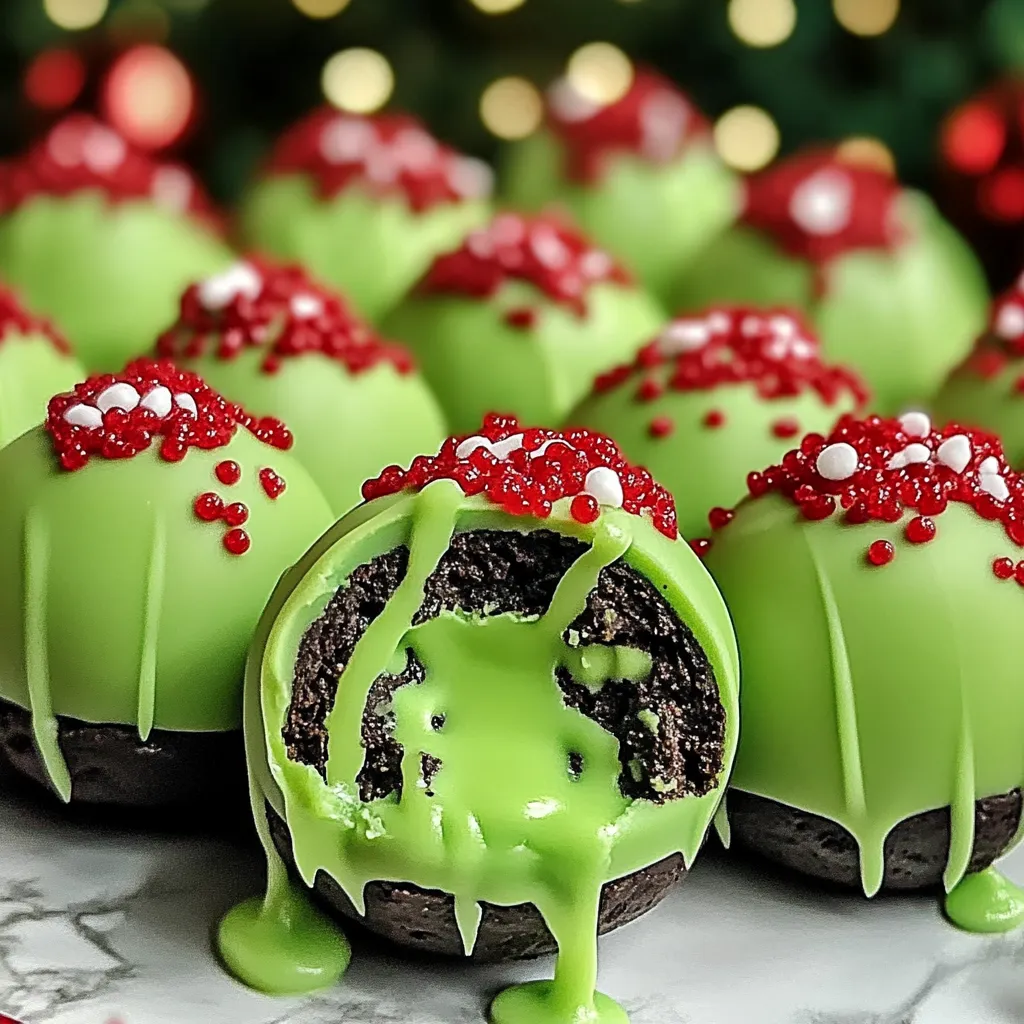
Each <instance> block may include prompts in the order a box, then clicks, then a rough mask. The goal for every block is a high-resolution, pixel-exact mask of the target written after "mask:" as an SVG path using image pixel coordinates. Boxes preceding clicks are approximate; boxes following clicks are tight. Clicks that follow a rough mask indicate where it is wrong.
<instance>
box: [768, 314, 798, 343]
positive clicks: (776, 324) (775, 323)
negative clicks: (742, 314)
mask: <svg viewBox="0 0 1024 1024" xmlns="http://www.w3.org/2000/svg"><path fill="white" fill-rule="evenodd" d="M768 326H769V327H770V328H771V329H772V331H774V332H775V334H777V335H778V336H779V337H780V338H795V337H796V335H797V324H796V321H795V320H794V319H793V318H792V317H791V316H773V317H770V318H769V319H768Z"/></svg>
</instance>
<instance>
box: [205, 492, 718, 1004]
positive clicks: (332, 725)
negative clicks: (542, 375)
mask: <svg viewBox="0 0 1024 1024" xmlns="http://www.w3.org/2000/svg"><path fill="white" fill-rule="evenodd" d="M567 506H568V503H566V507H565V508H562V507H556V509H555V510H554V512H553V513H552V516H551V518H550V519H549V520H529V519H524V518H516V519H514V520H513V519H510V517H508V516H506V515H505V514H504V513H502V512H500V511H498V510H495V509H494V508H493V506H490V505H489V504H488V503H487V502H486V501H485V499H483V498H467V497H466V496H464V495H463V494H462V493H461V492H460V491H459V490H458V488H457V487H455V485H453V484H451V483H450V482H449V481H438V482H436V483H434V484H431V485H430V486H428V487H427V488H425V489H424V490H423V491H422V492H420V493H418V494H410V493H405V494H402V495H398V496H395V497H394V498H391V499H381V500H379V501H377V502H371V503H369V504H368V505H364V506H362V507H361V508H359V509H356V510H355V511H353V512H352V513H350V515H349V516H348V517H346V519H344V520H342V521H341V522H340V523H339V524H337V525H336V526H335V527H334V528H333V529H332V530H331V531H329V532H328V533H327V534H326V535H325V536H324V538H322V540H321V541H320V542H319V543H318V544H317V545H316V546H315V547H314V548H313V549H311V551H310V552H309V553H308V554H307V556H306V557H305V558H304V559H303V561H302V562H301V563H300V564H299V565H298V566H297V567H296V568H295V569H294V570H292V571H291V572H289V573H287V574H286V575H285V577H284V578H283V579H282V581H281V584H280V585H279V587H278V591H277V592H276V593H275V595H274V598H273V599H272V600H271V603H270V605H269V606H268V609H267V612H266V613H265V615H264V619H263V621H262V622H261V625H260V629H259V631H258V633H257V636H256V639H255V642H254V644H253V648H252V653H251V656H250V663H249V672H248V678H247V685H246V700H245V705H246V710H245V716H246V741H247V746H248V751H249V761H250V769H251V772H252V776H251V778H252V782H251V785H252V796H253V809H254V813H255V816H256V820H257V823H258V825H259V831H260V836H261V839H262V842H263V845H264V847H265V849H266V852H267V858H268V863H269V865H270V868H269V877H268V896H267V899H266V900H265V901H263V903H262V905H261V904H259V903H254V904H247V905H243V907H242V908H241V909H238V910H236V911H233V912H232V913H231V914H230V915H228V917H227V918H225V920H224V922H223V924H222V927H221V932H220V935H219V945H220V949H221V955H222V957H223V959H224V961H225V962H226V963H227V964H228V966H229V967H230V968H231V969H232V970H233V971H234V972H235V973H236V974H237V975H238V976H239V977H240V978H241V979H242V980H243V981H246V982H248V983H249V984H251V985H253V986H254V987H257V988H260V989H262V990H265V991H282V992H283V991H295V989H296V987H297V986H298V984H299V980H300V972H299V971H298V970H297V969H296V964H297V962H298V961H300V960H301V958H300V957H298V956H297V954H296V950H297V949H298V950H302V949H308V948H309V946H308V945H306V937H307V935H311V934H313V933H314V932H315V931H316V929H317V928H318V927H319V925H318V924H317V923H314V924H312V925H311V924H310V923H309V922H308V921H306V920H304V919H303V920H299V921H298V922H297V923H295V922H293V921H291V920H288V919H286V918H287V915H281V914H279V913H275V911H274V908H275V907H276V906H278V905H280V904H281V903H282V902H284V901H285V897H284V896H283V895H282V890H283V889H284V888H285V887H287V886H288V884H289V882H288V875H287V872H286V870H285V868H284V865H283V863H282V861H281V859H280V857H279V856H278V854H277V852H276V850H275V849H274V846H273V843H272V841H271V839H270V836H269V830H268V828H267V827H266V823H265V820H264V818H265V816H264V813H263V802H264V800H266V801H268V802H269V803H270V804H271V806H272V807H273V808H274V809H275V811H276V812H277V813H278V814H280V815H282V816H283V817H284V818H285V820H286V821H287V822H288V826H289V830H290V832H291V839H292V853H293V856H294V861H295V864H296V866H297V868H298V873H299V875H300V877H301V878H302V879H303V880H304V881H305V882H306V884H307V885H311V884H312V882H313V880H314V879H315V877H316V874H317V872H318V871H321V870H322V871H324V872H326V873H327V874H328V875H330V877H332V878H333V879H335V880H336V881H337V882H338V883H339V885H341V887H342V888H343V890H344V891H345V892H346V894H347V895H348V897H349V899H350V900H351V901H352V902H353V904H354V905H355V906H356V907H357V909H360V910H362V903H363V892H364V888H365V885H366V884H367V882H369V881H371V880H375V879H380V880H383V881H395V882H409V883H413V884H416V885H418V886H421V887H423V888H428V889H439V890H442V891H445V892H449V893H451V894H452V895H453V896H454V898H455V914H456V920H457V923H458V926H459V929H460V932H461V935H462V938H463V944H464V947H465V949H466V951H467V952H469V951H471V950H472V948H473V944H474V942H475V939H476V934H477V930H478V928H479V924H480V919H481V905H482V904H483V903H491V904H495V905H500V906H511V905H515V904H518V903H524V902H529V903H533V904H534V905H535V906H536V907H537V908H538V909H539V911H540V913H541V914H542V916H543V917H544V920H545V922H546V923H547V926H548V928H549V930H550V931H551V933H552V934H553V936H554V938H555V940H556V942H557V944H558V951H559V952H558V959H557V963H556V969H555V977H554V980H553V981H551V982H548V983H543V984H539V985H528V986H519V987H516V988H513V989H510V990H509V991H508V992H505V993H503V994H502V995H500V996H499V997H498V999H497V1000H496V1001H495V1004H494V1007H493V1011H492V1013H493V1019H494V1020H495V1021H497V1022H500V1024H586V1022H590V1024H622V1022H625V1020H626V1016H625V1013H624V1012H623V1011H622V1010H621V1009H620V1008H619V1007H617V1006H616V1005H615V1003H614V1002H612V1001H611V1000H610V999H608V998H607V997H604V996H601V995H599V994H598V993H596V992H595V986H596V982H597V919H598V911H599V906H600V895H601V889H602V886H603V885H604V884H605V883H606V882H609V881H611V880H613V879H615V878H620V877H622V876H624V875H627V874H630V873H631V872H633V871H636V870H639V869H640V868H643V867H646V866H648V865H650V864H653V863H655V862H657V861H658V860H660V859H662V858H663V857H666V856H668V855H670V854H671V853H675V852H682V854H683V857H684V860H685V861H686V863H687V864H691V863H692V861H693V858H694V857H695V856H696V854H697V851H698V850H699V848H700V844H701V842H702V840H703V837H704V834H705V832H706V830H707V827H708V825H709V823H710V820H711V818H712V816H713V815H714V813H715V811H716V809H717V807H718V804H719V801H720V799H721V792H720V790H719V789H716V790H715V791H713V792H710V793H708V794H706V795H705V796H703V797H687V798H685V799H681V800H674V801H669V802H666V803H665V804H660V805H657V804H653V803H649V802H647V801H642V800H640V801H630V800H628V799H627V798H625V797H624V796H623V795H622V793H621V791H620V790H619V785H618V780H619V775H620V772H621V765H620V763H619V759H618V753H619V751H618V742H617V740H616V739H615V738H614V737H613V736H612V735H611V734H610V733H607V732H605V731H604V730H603V729H602V728H601V727H600V726H598V725H597V723H595V722H593V721H591V720H590V719H588V718H587V717H586V716H584V715H582V714H581V713H580V712H578V711H576V710H574V709H572V708H569V707H568V706H567V705H566V704H565V702H564V700H563V698H562V693H561V690H560V688H559V686H558V682H557V675H556V673H557V670H558V669H559V668H560V667H562V666H567V665H572V664H573V663H574V659H575V658H576V655H577V653H578V650H577V649H578V645H579V640H580V638H579V636H578V635H575V634H573V633H567V630H568V627H569V625H570V624H571V623H572V622H573V620H574V619H575V618H576V617H577V616H578V615H579V614H580V613H581V612H582V611H583V610H584V608H585V607H586V602H587V599H588V596H589V594H590V593H591V591H592V590H593V588H594V587H595V585H596V584H597V581H598V577H599V575H600V573H601V571H602V569H603V568H604V567H605V566H607V565H609V564H610V563H612V562H613V561H615V560H616V559H618V558H620V557H623V558H625V559H626V560H627V561H629V562H630V563H631V564H633V565H635V566H636V567H637V568H638V570H639V571H641V572H643V573H645V574H646V575H647V576H648V577H649V578H650V579H651V580H652V582H653V583H654V584H655V585H656V586H658V587H659V589H660V590H661V591H662V592H663V593H664V594H665V597H666V600H668V601H669V602H670V604H671V606H672V607H673V608H674V609H675V610H676V613H677V614H679V615H680V617H681V618H682V619H683V620H684V621H686V622H687V623H688V624H689V625H690V626H691V628H692V629H693V631H694V634H695V636H696V637H697V639H698V642H700V643H701V645H702V646H703V647H704V649H705V650H706V651H708V653H709V657H710V658H711V659H712V664H713V666H714V671H715V674H716V677H717V678H718V680H719V684H720V692H721V696H722V700H723V704H724V706H725V707H726V709H727V738H726V750H725V770H726V771H727V770H728V766H729V764H730V762H731V758H732V756H733V751H734V750H735V740H736V720H735V709H736V703H737V687H736V675H737V664H736V652H735V647H734V645H733V642H732V638H731V634H730V632H729V629H730V627H729V621H728V616H727V613H726V612H725V608H724V605H723V604H722V602H721V599H720V597H719V595H718V593H717V591H715V589H714V587H713V585H712V584H711V581H710V578H709V577H708V576H707V574H706V573H705V572H704V570H703V568H702V567H701V566H700V564H699V562H698V561H697V560H696V558H695V557H694V556H693V555H692V552H690V550H689V548H688V547H687V546H686V545H685V543H682V542H672V541H669V540H667V538H664V537H662V536H661V535H660V534H657V532H656V531H655V530H654V528H653V527H652V526H651V525H650V523H648V522H646V521H645V520H642V519H639V518H637V517H634V516H630V515H628V514H626V513H622V512H616V511H614V510H606V511H605V512H604V513H603V514H602V516H601V517H600V519H599V520H598V521H597V522H596V523H594V524H592V525H586V526H584V525H581V524H578V523H575V522H574V521H572V520H571V518H570V517H569V515H568V507H567ZM476 528H481V529H488V528H494V529H506V530H507V529H519V530H523V531H529V530H533V529H559V530H561V531H563V532H565V533H566V534H568V535H572V536H576V537H578V538H579V539H581V540H584V541H586V542H588V547H587V548H586V550H585V551H584V553H583V554H582V555H581V556H580V557H579V558H578V559H577V560H576V561H575V562H574V563H573V565H572V566H571V567H570V568H569V570H568V571H567V572H566V573H565V575H564V576H563V577H562V579H561V580H560V581H559V584H558V586H557V588H556V591H555V594H554V596H553V598H552V601H551V604H550V607H549V608H548V610H547V612H546V613H545V614H544V615H542V616H534V617H532V618H531V617H523V616H516V615H510V614H489V613H484V614H482V615H466V614H460V613H458V612H444V613H442V614H441V615H439V616H437V617H435V618H432V619H430V620H429V621H427V622H423V623H420V624H417V625H415V626H414V625H413V620H414V617H415V615H416V612H417V610H418V609H419V607H420V605H421V603H422V600H423V593H424V587H425V584H426V581H427V579H428V577H429V576H430V574H431V573H432V572H433V570H434V569H435V567H436V565H437V563H438V562H439V560H440V558H441V557H442V555H443V554H444V552H445V551H446V550H447V549H448V547H449V544H450V542H451V538H452V535H453V533H454V532H455V531H456V530H460V529H464V530H469V529H476ZM402 544H404V545H406V546H407V547H408V549H409V562H408V569H407V572H406V575H405V578H404V579H403V581H402V583H401V584H400V585H399V587H398V589H397V590H396V591H395V593H394V594H393V595H392V598H391V600H390V601H389V602H388V604H387V605H386V606H385V608H384V609H383V611H382V612H381V614H380V615H379V616H378V617H377V618H376V619H375V620H374V621H373V623H371V625H370V627H369V628H368V629H367V630H366V632H365V633H364V634H363V636H362V638H361V639H360V640H359V642H358V644H357V645H356V648H355V650H354V651H353V653H352V656H351V658H350V659H349V662H348V664H347V665H346V666H345V668H344V670H343V673H342V676H341V678H340V679H339V686H338V692H337V697H336V700H335V704H334V707H333V708H332V710H331V712H330V715H329V716H328V722H327V729H328V732H329V735H330V740H329V750H328V754H329V757H328V764H327V783H326V784H325V783H324V780H323V779H322V778H321V777H320V776H319V774H317V772H316V771H315V770H314V769H312V768H311V767H310V766H308V765H303V764H299V763H297V762H295V761H293V760H291V759H290V758H289V757H288V756H287V751H286V750H285V748H284V743H283V739H282V736H281V723H282V722H283V721H284V719H285V715H286V714H287V708H288V704H289V702H290V699H291V692H292V684H293V673H294V665H295V657H296V652H297V649H298V645H299V643H300V641H301V638H302V636H303V634H304V633H305V631H306V629H307V628H308V626H309V624H310V622H311V621H313V619H315V618H316V617H317V616H318V615H319V614H320V611H321V610H322V609H323V608H324V607H325V605H326V604H327V603H328V602H329V600H330V599H331V597H332V596H333V595H334V594H335V593H336V591H337V588H338V587H339V586H343V585H344V583H345V580H346V579H347V578H348V575H349V573H350V572H351V570H352V569H353V568H354V567H355V566H357V565H360V564H363V563H365V562H366V561H367V559H369V558H372V557H374V556H375V555H377V554H380V553H383V552H385V551H389V550H392V549H394V548H395V547H396V546H397V545H402ZM410 655H415V656H416V657H417V658H418V659H419V660H420V662H421V663H422V664H423V665H424V667H425V669H426V672H425V678H424V681H423V682H422V683H420V684H418V685H409V686H405V687H402V688H400V689H399V690H397V691H396V693H395V694H394V697H393V699H392V701H391V702H390V710H391V711H392V712H393V713H394V716H395V738H396V740H397V742H399V743H400V744H401V745H402V748H403V751H404V754H403V761H402V766H401V769H402V790H401V797H400V798H398V797H395V796H390V797H387V798H385V799H381V800H376V801H373V802H372V803H368V804H364V803H362V802H361V801H360V800H359V799H358V790H357V787H356V784H355V782H356V775H357V773H358V771H359V770H360V768H361V765H362V760H363V756H364V753H363V748H362V746H361V742H360V741H361V718H362V713H363V709H364V707H365V704H366V700H367V696H368V693H369V690H370V687H371V686H372V684H373V681H374V680H375V679H376V678H377V676H378V675H379V674H380V673H381V672H384V671H387V670H389V669H391V670H394V669H396V668H401V667H403V666H404V665H405V664H406V662H407V660H408V658H409V657H410ZM579 664H580V668H581V670H582V671H581V674H583V675H585V676H587V677H588V681H589V684H590V685H593V686H599V685H601V684H602V683H604V682H606V681H608V680H609V679H611V678H628V677H632V678H633V679H634V680H639V679H642V678H643V674H644V672H645V671H649V662H645V661H644V659H643V657H642V656H639V655H638V652H635V651H629V650H625V649H617V648H611V649H609V650H608V651H606V652H603V653H601V654H599V655H598V658H597V660H596V661H591V662H590V663H589V664H588V666H587V667H586V668H585V670H584V669H583V666H582V663H579ZM645 666H646V667H645ZM620 673H622V675H620ZM581 681H582V680H581ZM438 715H444V723H443V725H442V726H441V727H440V728H434V726H433V723H434V721H436V716H438ZM425 754H429V755H431V756H432V757H434V758H437V759H438V761H439V762H440V768H439V769H438V770H437V771H436V772H435V774H434V775H433V777H432V778H431V780H430V782H429V784H426V783H425V782H424V780H423V777H422V766H423V756H424V755H425ZM571 754H578V755H580V757H581V761H582V771H581V772H580V773H579V774H578V775H577V774H575V773H574V772H573V771H571V770H570V765H571V764H572V761H571V759H570V755H571ZM283 918H285V919H284V920H283ZM324 977H325V975H323V974H321V975H311V976H310V978H309V983H308V984H307V985H306V987H307V988H312V987H315V986H317V985H319V984H321V983H322V982H323V980H324Z"/></svg>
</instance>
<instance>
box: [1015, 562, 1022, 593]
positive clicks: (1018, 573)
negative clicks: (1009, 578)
mask: <svg viewBox="0 0 1024 1024" xmlns="http://www.w3.org/2000/svg"><path fill="white" fill-rule="evenodd" d="M1013 578H1014V579H1015V580H1016V581H1017V582H1018V583H1019V584H1020V585H1021V586H1022V587H1024V562H1018V563H1017V565H1016V566H1015V567H1014V570H1013Z"/></svg>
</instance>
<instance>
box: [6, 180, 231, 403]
mask: <svg viewBox="0 0 1024 1024" xmlns="http://www.w3.org/2000/svg"><path fill="white" fill-rule="evenodd" d="M230 262H231V253H230V251H229V250H228V248H227V247H226V246H225V245H224V243H223V242H221V241H220V239H218V238H217V237H216V236H215V235H213V234H211V233H210V231H209V230H207V229H206V228H204V227H203V226H202V225H200V224H198V223H196V222H195V221H193V220H191V219H190V218H188V217H185V216H182V215H181V214H176V213H173V212H170V211H168V210H163V209H161V208H160V207H158V206H156V205H155V204H153V203H149V202H146V201H142V200H139V201H135V200H129V201H125V202H116V203H111V202H110V201H108V200H107V198H106V197H105V196H103V195H102V194H101V193H100V192H98V191H94V190H83V191H82V192H78V193H75V194H74V195H72V196H63V197H57V196H38V197H36V198H34V199H32V200H31V201H29V202H27V203H25V204H24V205H23V206H20V207H19V208H18V209H17V210H15V211H14V212H12V213H9V214H7V215H6V216H5V217H0V277H2V278H3V279H4V281H5V282H6V283H8V284H10V285H11V286H12V287H14V288H15V289H16V290H17V291H18V292H19V293H20V294H21V296H22V297H23V298H24V300H25V302H26V304H27V305H28V306H30V307H31V308H32V309H33V310H38V311H39V312H41V313H45V314H47V315H48V316H51V317H53V318H54V320H55V321H56V323H57V325H58V326H59V327H60V329H61V330H62V331H63V332H64V333H65V334H66V335H67V337H68V339H69V340H70V342H71V344H72V346H73V348H74V350H75V352H76V354H77V355H78V357H79V358H80V359H81V361H82V363H83V364H84V365H85V366H86V368H87V369H88V370H90V371H102V372H114V371H117V370H120V369H121V368H122V367H123V366H124V364H125V363H126V362H127V361H128V360H129V359H131V358H133V357H134V356H138V355H141V354H142V353H143V352H145V351H147V350H148V349H149V348H150V347H151V346H152V344H153V341H154V339H155V338H156V336H157V335H158V334H159V333H160V331H161V330H163V329H164V328H165V327H167V325H168V324H170V323H172V322H173V321H174V317H175V314H176V312H177V309H178V300H179V298H180V296H181V293H182V292H183V291H184V290H185V287H186V286H187V285H188V284H189V282H191V281H194V280H196V279H198V278H203V277H208V276H209V275H211V274H214V273H216V272H217V271H219V270H222V269H223V268H224V267H225V266H227V265H228V264H230ZM82 379H83V376H79V377H77V378H76V380H82ZM44 415H45V408H44V410H43V414H41V415H39V416H38V418H37V420H36V422H41V421H42V419H43V418H44Z"/></svg>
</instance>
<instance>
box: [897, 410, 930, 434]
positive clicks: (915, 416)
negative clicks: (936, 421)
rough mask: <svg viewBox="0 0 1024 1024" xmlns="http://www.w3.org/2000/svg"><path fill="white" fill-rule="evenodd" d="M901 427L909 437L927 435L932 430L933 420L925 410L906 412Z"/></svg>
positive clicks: (902, 417)
mask: <svg viewBox="0 0 1024 1024" xmlns="http://www.w3.org/2000/svg"><path fill="white" fill-rule="evenodd" d="M900 427H901V428H902V429H903V433H904V434H906V435H907V437H927V436H928V435H929V434H930V433H931V432H932V421H931V420H930V419H929V418H928V416H927V414H926V413H923V412H905V413H904V414H903V415H902V416H901V417H900Z"/></svg>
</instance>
